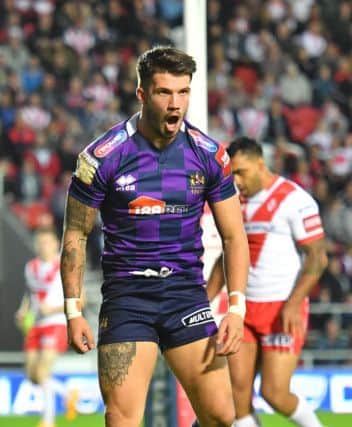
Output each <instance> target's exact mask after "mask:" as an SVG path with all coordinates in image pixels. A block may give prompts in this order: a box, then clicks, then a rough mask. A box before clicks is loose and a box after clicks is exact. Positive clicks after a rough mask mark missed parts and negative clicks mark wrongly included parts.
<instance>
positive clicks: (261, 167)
mask: <svg viewBox="0 0 352 427" xmlns="http://www.w3.org/2000/svg"><path fill="white" fill-rule="evenodd" d="M258 168H259V170H261V171H262V170H264V169H265V168H266V165H265V161H264V159H263V157H258Z"/></svg>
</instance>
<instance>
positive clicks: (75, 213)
mask: <svg viewBox="0 0 352 427" xmlns="http://www.w3.org/2000/svg"><path fill="white" fill-rule="evenodd" d="M96 214H97V210H96V209H94V208H91V207H90V206H87V205H85V204H83V203H81V202H79V201H78V200H76V199H74V198H73V197H70V196H69V197H68V198H67V206H66V214H65V228H67V229H69V230H79V231H82V232H84V234H86V235H88V234H89V233H90V232H91V230H92V228H93V226H94V222H95V218H96Z"/></svg>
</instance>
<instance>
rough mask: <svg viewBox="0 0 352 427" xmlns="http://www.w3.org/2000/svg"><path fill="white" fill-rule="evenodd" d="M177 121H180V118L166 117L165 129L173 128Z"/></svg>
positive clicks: (175, 116)
mask: <svg viewBox="0 0 352 427" xmlns="http://www.w3.org/2000/svg"><path fill="white" fill-rule="evenodd" d="M179 120H180V118H179V116H177V115H173V116H169V117H167V118H166V124H167V127H168V128H169V129H170V128H174V127H175V126H176V125H177V124H178V122H179Z"/></svg>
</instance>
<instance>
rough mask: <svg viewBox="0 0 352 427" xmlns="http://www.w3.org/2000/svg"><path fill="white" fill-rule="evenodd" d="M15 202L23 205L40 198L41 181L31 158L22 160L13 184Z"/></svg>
mask: <svg viewBox="0 0 352 427" xmlns="http://www.w3.org/2000/svg"><path fill="white" fill-rule="evenodd" d="M15 197H16V200H17V201H18V202H20V203H22V204H24V205H29V204H31V203H33V202H37V201H39V200H40V199H41V197H42V181H41V178H40V175H39V174H38V172H37V170H36V165H35V163H34V161H33V159H31V158H24V159H23V162H22V165H21V167H20V170H19V172H18V174H17V179H16V182H15Z"/></svg>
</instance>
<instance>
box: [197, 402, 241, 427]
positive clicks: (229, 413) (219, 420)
mask: <svg viewBox="0 0 352 427" xmlns="http://www.w3.org/2000/svg"><path fill="white" fill-rule="evenodd" d="M234 421H235V408H234V407H229V408H223V409H222V411H221V412H219V413H213V414H209V417H208V418H207V419H200V425H201V426H212V427H231V426H232V425H233V423H234ZM196 425H197V424H196Z"/></svg>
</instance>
